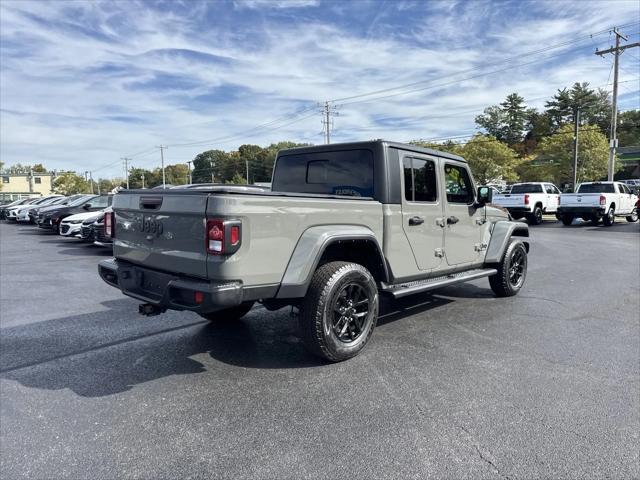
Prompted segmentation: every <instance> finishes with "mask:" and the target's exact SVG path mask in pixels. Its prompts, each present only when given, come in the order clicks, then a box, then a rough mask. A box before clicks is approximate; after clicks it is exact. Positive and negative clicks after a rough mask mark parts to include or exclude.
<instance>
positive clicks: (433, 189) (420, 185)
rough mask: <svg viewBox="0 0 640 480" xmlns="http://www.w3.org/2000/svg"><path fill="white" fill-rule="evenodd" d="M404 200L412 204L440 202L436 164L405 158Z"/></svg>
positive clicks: (403, 165) (419, 159)
mask: <svg viewBox="0 0 640 480" xmlns="http://www.w3.org/2000/svg"><path fill="white" fill-rule="evenodd" d="M402 167H403V170H404V198H405V199H406V200H408V201H410V202H435V201H437V200H438V190H437V181H436V163H435V162H434V161H433V160H425V159H423V158H413V157H405V158H404V160H403V161H402Z"/></svg>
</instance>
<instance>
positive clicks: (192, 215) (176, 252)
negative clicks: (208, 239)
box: [113, 191, 208, 278]
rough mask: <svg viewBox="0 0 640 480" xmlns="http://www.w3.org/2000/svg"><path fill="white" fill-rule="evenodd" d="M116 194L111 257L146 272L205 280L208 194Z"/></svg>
mask: <svg viewBox="0 0 640 480" xmlns="http://www.w3.org/2000/svg"><path fill="white" fill-rule="evenodd" d="M182 192H184V191H180V192H178V191H176V193H171V194H169V193H166V192H162V193H156V192H149V193H145V194H140V193H119V194H117V195H116V196H115V197H114V200H113V208H114V211H115V213H116V229H115V232H116V234H115V239H114V246H113V253H114V256H115V257H116V258H118V259H122V260H127V261H129V262H132V263H136V264H143V265H144V266H145V267H150V268H155V269H158V270H163V271H167V272H172V273H181V274H185V275H192V276H197V277H202V278H206V276H207V262H206V259H207V254H206V250H205V213H206V207H207V198H208V194H207V193H205V192H199V193H195V192H192V191H187V192H188V193H182Z"/></svg>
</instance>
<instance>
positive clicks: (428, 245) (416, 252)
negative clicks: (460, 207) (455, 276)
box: [400, 152, 444, 271]
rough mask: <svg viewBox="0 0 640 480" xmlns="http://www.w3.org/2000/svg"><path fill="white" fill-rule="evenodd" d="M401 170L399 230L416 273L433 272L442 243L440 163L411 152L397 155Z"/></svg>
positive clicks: (438, 261) (430, 157)
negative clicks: (414, 264) (405, 240)
mask: <svg viewBox="0 0 640 480" xmlns="http://www.w3.org/2000/svg"><path fill="white" fill-rule="evenodd" d="M400 161H401V166H402V169H403V198H402V228H403V230H404V233H405V235H406V237H407V239H408V240H409V244H410V246H411V250H412V252H413V256H414V258H415V261H416V264H417V266H418V270H421V271H426V270H434V269H436V268H438V267H439V266H440V265H441V263H442V253H441V252H442V247H443V240H444V229H443V227H442V225H443V221H444V219H443V207H442V192H440V191H439V188H438V185H440V182H439V181H438V172H439V171H440V165H439V162H440V160H439V159H438V158H436V157H432V156H427V155H422V154H417V153H413V152H411V153H410V152H406V153H401V158H400Z"/></svg>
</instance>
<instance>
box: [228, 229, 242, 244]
mask: <svg viewBox="0 0 640 480" xmlns="http://www.w3.org/2000/svg"><path fill="white" fill-rule="evenodd" d="M229 237H230V239H231V242H230V243H231V245H237V244H238V242H239V241H240V227H239V226H237V225H232V226H231V235H230V236H229Z"/></svg>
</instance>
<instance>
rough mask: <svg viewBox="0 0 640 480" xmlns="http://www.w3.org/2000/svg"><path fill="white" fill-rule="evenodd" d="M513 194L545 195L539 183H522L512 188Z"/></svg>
mask: <svg viewBox="0 0 640 480" xmlns="http://www.w3.org/2000/svg"><path fill="white" fill-rule="evenodd" d="M511 193H543V191H542V185H539V184H537V183H522V184H520V185H514V186H513V187H512V188H511Z"/></svg>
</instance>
